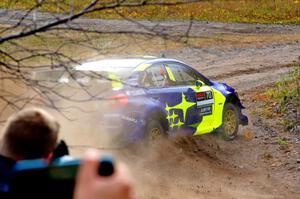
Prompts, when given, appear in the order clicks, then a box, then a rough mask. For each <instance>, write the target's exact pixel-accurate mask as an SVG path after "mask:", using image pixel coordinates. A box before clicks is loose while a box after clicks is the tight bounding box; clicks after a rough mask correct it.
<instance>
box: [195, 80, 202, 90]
mask: <svg viewBox="0 0 300 199" xmlns="http://www.w3.org/2000/svg"><path fill="white" fill-rule="evenodd" d="M203 85H204V83H203V82H202V81H200V80H197V81H196V87H197V88H200V87H201V86H203Z"/></svg>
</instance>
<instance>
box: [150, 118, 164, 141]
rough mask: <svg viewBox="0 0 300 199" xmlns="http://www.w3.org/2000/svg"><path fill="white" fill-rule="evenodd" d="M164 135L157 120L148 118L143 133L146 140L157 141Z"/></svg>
mask: <svg viewBox="0 0 300 199" xmlns="http://www.w3.org/2000/svg"><path fill="white" fill-rule="evenodd" d="M165 135H166V134H165V130H164V128H163V126H162V124H161V123H160V122H159V121H157V120H153V119H150V120H149V121H148V122H147V126H146V134H145V138H146V141H147V142H155V141H158V140H160V139H162V138H163V137H164V136H165Z"/></svg>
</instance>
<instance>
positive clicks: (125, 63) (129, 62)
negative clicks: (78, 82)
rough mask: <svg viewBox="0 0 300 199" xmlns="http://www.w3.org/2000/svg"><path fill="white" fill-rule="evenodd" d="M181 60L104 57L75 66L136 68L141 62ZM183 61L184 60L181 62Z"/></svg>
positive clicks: (103, 68) (76, 68) (79, 67)
mask: <svg viewBox="0 0 300 199" xmlns="http://www.w3.org/2000/svg"><path fill="white" fill-rule="evenodd" d="M170 61H172V62H174V61H175V62H180V61H178V60H175V59H167V58H153V57H146V58H123V59H103V60H99V61H92V62H86V63H83V64H81V65H78V66H76V67H75V70H84V71H106V70H109V71H111V70H114V68H115V69H118V68H132V69H133V68H136V67H137V66H139V65H141V64H154V63H159V62H170ZM180 63H182V62H180Z"/></svg>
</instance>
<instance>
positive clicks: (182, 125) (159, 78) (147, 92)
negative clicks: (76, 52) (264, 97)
mask: <svg viewBox="0 0 300 199" xmlns="http://www.w3.org/2000/svg"><path fill="white" fill-rule="evenodd" d="M72 71H73V72H72V78H73V79H75V80H76V81H77V82H81V83H82V84H86V85H88V84H89V83H90V84H92V85H93V89H94V90H98V91H99V90H101V89H103V87H105V86H104V84H103V82H104V81H106V82H109V85H110V87H109V89H108V90H107V89H106V90H105V91H104V92H103V93H105V94H103V93H102V94H101V96H102V97H103V99H105V100H107V101H109V104H108V110H107V111H106V112H105V113H103V115H102V118H101V121H99V123H101V127H106V129H107V131H108V133H112V134H116V133H117V132H118V133H119V134H121V135H122V139H125V140H126V141H129V142H135V141H137V140H141V139H147V140H153V139H157V138H158V137H160V136H162V135H174V134H176V133H177V132H180V131H181V130H182V131H184V132H189V133H191V134H193V135H202V134H206V133H211V132H220V134H221V135H222V136H223V137H224V139H226V140H232V139H234V138H235V137H236V136H237V133H238V129H239V125H247V124H248V118H247V116H245V115H244V114H243V113H242V109H244V106H243V105H242V104H241V101H240V99H239V97H238V94H237V92H236V91H235V90H234V89H233V88H232V87H230V86H228V85H226V84H225V83H218V82H214V81H211V80H209V79H208V78H206V77H205V76H204V75H202V74H201V73H199V72H198V71H197V70H195V69H193V68H192V67H190V66H188V65H187V64H185V63H183V62H181V61H178V60H175V59H167V58H154V57H144V58H126V59H108V60H100V61H93V62H88V63H84V64H81V65H79V66H76V67H74V68H73V69H72ZM97 74H98V75H97ZM60 81H62V82H65V81H66V77H65V76H61V78H60ZM91 82H97V83H91ZM95 84H96V85H95ZM106 85H107V84H106Z"/></svg>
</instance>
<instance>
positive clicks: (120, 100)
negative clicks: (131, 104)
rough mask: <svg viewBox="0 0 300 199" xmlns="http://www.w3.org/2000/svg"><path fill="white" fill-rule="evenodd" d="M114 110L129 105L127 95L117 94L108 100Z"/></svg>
mask: <svg viewBox="0 0 300 199" xmlns="http://www.w3.org/2000/svg"><path fill="white" fill-rule="evenodd" d="M108 99H109V100H110V103H111V104H110V105H111V107H112V108H120V107H123V106H126V105H127V104H128V96H127V95H125V94H122V93H120V94H117V95H113V96H111V97H109V98H108Z"/></svg>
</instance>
